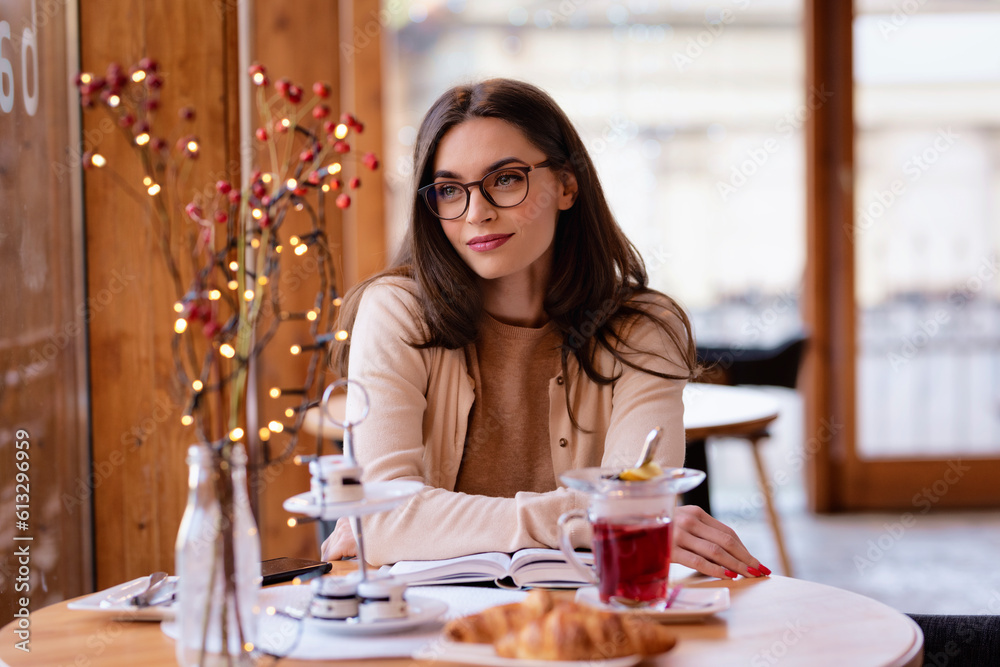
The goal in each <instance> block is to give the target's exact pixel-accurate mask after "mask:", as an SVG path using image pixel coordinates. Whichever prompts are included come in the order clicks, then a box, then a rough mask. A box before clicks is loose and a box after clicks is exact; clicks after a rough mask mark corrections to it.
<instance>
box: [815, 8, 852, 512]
mask: <svg viewBox="0 0 1000 667" xmlns="http://www.w3.org/2000/svg"><path fill="white" fill-rule="evenodd" d="M852 5H853V3H852V2H825V0H808V1H807V2H806V4H805V18H804V26H805V30H806V35H805V44H806V50H807V52H806V82H805V83H806V86H807V90H823V91H826V92H827V93H829V94H830V97H829V100H828V101H827V102H826V103H825V104H822V105H820V106H818V107H817V108H816V109H815V110H813V113H812V114H811V115H810V116H809V118H808V119H807V121H806V202H807V208H808V210H807V227H806V253H807V257H806V278H805V291H804V319H805V322H806V326H807V327H808V329H809V332H810V336H811V339H810V341H809V348H808V352H807V357H806V361H805V369H804V382H803V386H804V391H803V395H804V396H805V433H804V441H805V442H807V443H810V445H811V448H812V449H811V451H810V456H809V458H808V465H807V468H806V470H807V482H808V486H809V500H810V506H811V507H812V509H814V510H816V511H831V510H836V509H841V508H842V503H843V498H842V494H843V492H844V488H843V483H844V477H843V471H844V466H845V465H847V463H848V460H849V458H850V456H851V453H852V452H853V449H854V438H855V405H854V401H855V386H854V383H855V316H854V313H855V307H854V248H853V245H852V243H851V240H850V236H849V235H848V234H846V233H845V230H847V229H850V228H851V226H852V224H853V211H854V171H853V169H854V144H853V142H854V134H853V122H854V116H853V113H854V108H853V106H854V95H853V92H854V91H853V87H854V80H853V75H852V65H851V63H852V62H853V60H852V56H851V53H852V48H853V45H852V39H851V35H852V21H853V6H852ZM831 423H832V424H836V426H837V428H834V429H831V428H828V427H827V426H826V425H828V424H831Z"/></svg>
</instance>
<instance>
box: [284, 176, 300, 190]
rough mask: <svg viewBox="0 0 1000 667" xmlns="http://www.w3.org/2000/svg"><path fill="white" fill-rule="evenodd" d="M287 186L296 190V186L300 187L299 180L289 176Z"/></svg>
mask: <svg viewBox="0 0 1000 667" xmlns="http://www.w3.org/2000/svg"><path fill="white" fill-rule="evenodd" d="M285 187H286V188H288V189H289V190H294V189H295V188H297V187H299V182H298V181H296V180H295V179H294V178H289V179H288V180H287V181H285Z"/></svg>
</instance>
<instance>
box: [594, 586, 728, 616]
mask: <svg viewBox="0 0 1000 667" xmlns="http://www.w3.org/2000/svg"><path fill="white" fill-rule="evenodd" d="M576 601H577V602H579V603H581V604H585V605H589V606H591V607H597V608H598V609H604V610H606V611H615V612H620V613H625V614H638V615H641V616H645V617H646V618H651V619H654V620H656V621H659V622H660V623H698V622H701V621H704V620H705V619H707V618H708V617H709V616H712V615H714V614H717V613H718V612H720V611H724V610H726V609H729V589H728V588H682V589H681V591H680V593H678V594H677V597H676V598H674V601H673V603H671V605H670V607H669V608H666V609H657V608H648V607H636V608H628V607H624V606H621V605H612V604H605V603H604V602H601V597H600V593H599V592H598V590H597V587H596V586H585V587H584V588H581V589H579V590H577V592H576Z"/></svg>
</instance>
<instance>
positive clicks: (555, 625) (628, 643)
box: [494, 603, 677, 660]
mask: <svg viewBox="0 0 1000 667" xmlns="http://www.w3.org/2000/svg"><path fill="white" fill-rule="evenodd" d="M676 642H677V639H676V638H675V637H674V635H673V633H672V632H671V631H670V630H668V629H667V628H665V627H663V626H662V625H660V624H659V623H656V622H655V621H651V620H649V619H643V618H639V617H635V616H628V615H626V614H615V613H612V612H606V611H601V610H598V609H591V608H587V607H583V606H582V605H578V604H575V603H566V604H562V603H560V604H558V605H556V606H555V608H553V609H552V610H551V611H549V612H548V613H547V614H545V615H544V616H543V617H542V618H541V619H539V620H538V621H537V622H532V623H528V624H527V625H525V626H524V627H522V628H521V629H520V630H515V631H513V632H510V633H508V634H507V635H505V636H504V637H503V638H501V639H500V640H499V641H497V642H495V644H494V647H495V649H496V653H497V655H498V656H500V657H503V658H518V659H522V660H606V659H610V658H620V657H623V656H627V655H636V654H638V655H654V654H657V653H663V652H665V651H669V650H670V649H672V648H673V647H674V644H676Z"/></svg>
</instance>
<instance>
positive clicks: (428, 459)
mask: <svg viewBox="0 0 1000 667" xmlns="http://www.w3.org/2000/svg"><path fill="white" fill-rule="evenodd" d="M414 291H415V286H414V284H413V283H412V281H409V280H407V279H402V278H383V279H380V280H379V281H377V282H375V283H373V284H372V285H370V286H369V287H368V289H367V290H366V291H365V292H364V295H363V296H362V300H361V303H360V304H359V309H358V315H357V319H356V321H355V324H354V329H353V331H352V333H351V351H350V360H349V366H348V376H349V377H350V378H351V379H352V380H357V381H359V382H361V383H362V384H363V385H364V387H365V388H366V390H367V392H368V396H369V398H370V401H371V411H370V414H369V417H368V419H366V420H365V421H364V422H363V423H362V424H360V425H359V426H357V427H356V428H355V431H354V449H355V456H356V457H357V459H358V462H359V463H360V464H361V465H362V466H363V467H364V478H365V480H366V481H378V480H391V479H407V480H419V481H421V482H422V483H423V484H424V485H425V486H424V488H423V490H422V491H421V492H420V493H419V494H417V495H416V496H415V497H413V498H412V499H410V501H409V502H407V503H406V504H404V505H402V506H400V507H398V508H396V509H394V510H392V511H389V512H385V513H382V514H377V515H372V516H369V517H367V518H366V519H365V522H364V530H365V551H366V554H365V555H366V558H367V560H368V561H369V562H370V563H372V564H375V565H381V564H385V563H393V562H396V561H398V560H431V559H439V558H450V557H453V556H459V555H463V554H469V553H478V552H486V551H503V552H513V551H516V550H517V549H522V548H527V547H557V546H558V534H557V531H556V520H557V519H558V518H559V515H560V514H562V513H563V512H566V511H568V510H571V509H574V508H579V507H585V506H586V498H585V497H584V496H583V495H582V494H580V493H579V492H575V491H569V490H568V489H565V488H560V489H557V490H555V491H552V492H549V493H526V492H522V493H518V494H517V495H516V496H515V497H514V498H491V497H486V496H473V495H468V494H464V493H457V492H455V491H454V489H455V480H456V477H457V475H458V467H459V464H460V462H461V460H462V455H463V449H464V447H465V439H466V437H465V436H466V428H467V426H468V423H469V412H470V410H471V409H472V404H473V402H474V400H475V393H474V390H473V381H472V378H471V377H470V375H469V373H468V369H467V367H466V362H465V353H464V351H463V350H461V349H458V350H447V349H444V348H440V347H437V348H430V349H416V348H414V347H411V346H410V345H408V344H407V342H409V341H423V340H426V326H425V325H424V323H423V318H422V315H421V309H420V306H419V304H418V302H417V300H416V298H415V297H414V296H413V292H414ZM655 303H656V302H655V301H653V302H652V304H651V305H654V306H655ZM664 316H665V317H670V316H668V315H666V314H664ZM678 326H680V325H679V324H678ZM629 343H630V344H633V345H634V346H635V347H636V348H638V349H640V350H659V351H661V353H662V354H663V356H666V357H668V358H670V359H672V360H674V361H673V362H667V361H664V360H663V359H660V358H657V357H655V356H652V355H648V354H639V353H634V352H631V351H630V352H628V353H627V358H629V359H630V360H634V361H636V362H637V363H638V365H640V366H642V367H645V368H651V369H656V370H659V371H663V372H668V373H671V374H675V375H685V374H686V369H685V368H684V366H683V364H682V363H681V362H680V361H679V359H678V353H677V352H676V351H675V350H674V346H673V345H672V344H671V342H670V340H669V338H667V336H666V335H665V334H664V333H663V332H662V331H661V330H659V329H658V328H656V327H655V326H654V325H652V324H651V323H649V322H648V321H642V322H641V323H640V324H638V325H636V326H635V328H634V329H633V330H632V331H630V332H629ZM597 368H598V370H599V371H600V372H601V373H602V374H603V375H605V376H608V375H610V374H611V373H619V372H620V373H621V377H620V378H619V379H618V380H617V381H615V382H614V383H612V384H609V385H598V384H596V383H594V382H591V381H590V380H589V379H587V377H586V376H585V375H583V374H581V373H579V366H578V365H577V363H576V360H575V358H573V357H572V356H570V358H569V364H568V370H569V378H570V379H571V381H572V383H571V386H570V401H571V403H572V406H573V414H574V415H575V416H576V419H577V421H578V423H580V424H581V425H582V426H583V427H584V428H586V429H587V430H588V431H590V432H589V433H584V432H582V431H580V430H578V429H575V428H574V427H573V425H572V423H571V421H570V417H569V413H568V411H567V410H566V397H565V389H564V387H563V382H564V378H563V377H562V374H560V375H558V376H557V377H554V378H552V380H551V381H550V383H549V448H550V450H551V452H552V464H553V469H554V471H555V474H556V477H557V479H558V477H559V475H560V474H562V473H563V472H565V471H567V470H572V469H575V468H583V467H588V466H596V465H602V466H625V465H627V464H629V463H631V462H633V461H635V459H636V458H637V457H638V454H639V450H640V449H641V447H642V443H643V441H644V440H645V436H646V434H647V433H648V432H649V431H650V430H651V429H652V428H654V427H656V426H662V427H663V429H664V433H663V436H662V439H661V442H660V446H659V448H658V450H657V456H656V458H657V460H658V461H659V462H660V464H661V465H664V466H679V465H681V464H682V463H683V461H684V426H683V403H682V402H681V395H682V392H683V388H684V384H685V383H684V381H683V380H664V379H662V378H658V377H656V376H654V375H650V374H648V373H643V372H640V371H636V370H634V369H632V368H630V367H628V366H625V365H623V364H621V363H620V362H617V361H616V360H615V359H614V357H613V356H612V355H611V354H610V353H608V352H607V351H604V350H602V351H600V352H599V353H598V358H597ZM359 399H360V396H359V392H357V391H355V390H351V391H349V392H348V399H347V414H348V415H356V414H360V406H359V405H358V401H359ZM484 455H488V453H487V452H484Z"/></svg>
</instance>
